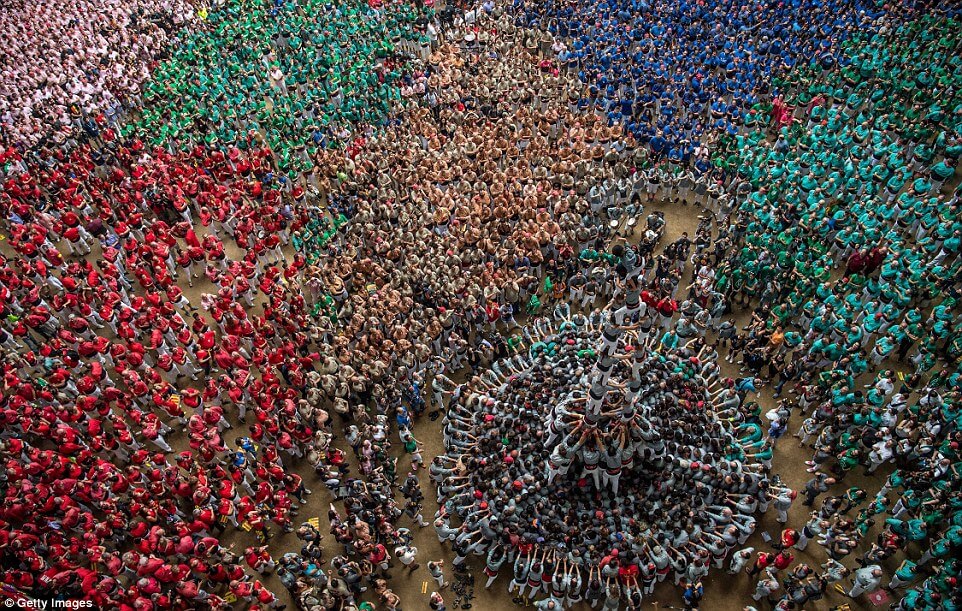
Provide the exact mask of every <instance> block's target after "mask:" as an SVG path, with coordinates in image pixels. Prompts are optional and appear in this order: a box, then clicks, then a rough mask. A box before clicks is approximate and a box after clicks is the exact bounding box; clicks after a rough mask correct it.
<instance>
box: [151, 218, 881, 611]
mask: <svg viewBox="0 0 962 611" xmlns="http://www.w3.org/2000/svg"><path fill="white" fill-rule="evenodd" d="M650 210H661V211H663V212H664V213H665V219H666V221H667V227H666V233H665V236H664V238H663V239H662V242H661V244H660V248H663V247H664V246H665V245H667V244H669V243H671V242H672V241H673V240H675V239H676V238H678V237H679V236H680V235H681V234H682V232H685V231H687V232H688V234H689V235H690V236H694V232H695V228H696V226H697V223H698V219H697V216H698V213H699V211H698V209H697V208H695V207H692V206H682V205H680V204H672V203H668V202H661V203H656V204H654V205H653V206H649V207H646V212H645V214H647V213H648V212H649V211H650ZM642 220H643V219H642ZM228 250H230V246H228ZM229 254H236V253H230V252H229ZM689 267H690V266H689ZM690 273H691V270H690V269H689V270H687V274H690ZM689 280H690V277H689V276H688V275H686V278H685V279H684V280H683V282H684V284H683V286H684V285H685V284H687V282H688V281H689ZM211 290H212V287H211V286H210V284H209V283H208V282H207V281H206V279H201V280H199V281H195V283H194V287H193V288H187V287H185V291H186V293H187V295H188V297H189V299H190V300H191V302H192V303H194V304H198V303H199V300H200V296H201V294H202V293H204V292H210V291H211ZM735 318H736V320H737V321H738V322H739V324H740V325H742V324H745V321H746V320H747V318H748V314H747V313H745V312H739V313H737V314H736V315H735ZM721 354H722V356H724V354H725V352H722V353H721ZM721 364H722V369H723V371H724V373H725V375H730V376H737V375H738V366H737V365H730V364H728V363H726V362H724V361H722V363H721ZM786 393H787V387H786ZM771 394H772V390H771V388H769V387H766V388H763V389H762V390H761V392H760V393H759V396H758V401H759V402H760V403H761V404H762V406H763V408H764V410H763V411H767V410H768V409H769V408H770V407H772V406H774V404H775V402H774V401H773V400H772V397H771ZM783 396H789V395H787V394H786V395H783ZM334 417H335V419H337V418H338V417H337V416H336V415H335V416H334ZM800 422H801V418H800V417H799V416H798V415H795V416H793V418H792V419H791V421H790V422H789V431H790V432H794V431H795V429H797V427H798V426H799V424H800ZM233 423H234V424H236V422H233ZM241 426H243V425H241ZM440 429H441V421H440V419H439V420H437V421H435V422H431V421H430V420H429V419H428V418H421V419H420V420H419V421H418V422H417V423H416V424H415V427H414V434H415V436H416V437H417V439H418V440H419V441H421V442H422V443H423V444H424V450H423V452H422V454H423V456H424V460H425V464H429V463H430V461H431V459H433V458H434V456H436V455H438V454H441V453H443V452H444V448H443V444H442V440H441V435H440ZM245 432H246V427H245V428H240V427H237V428H235V429H233V430H230V431H226V432H225V436H226V440H227V442H228V445H230V446H233V445H234V440H235V439H236V438H238V437H240V436H242V435H243V434H244V433H245ZM168 441H169V442H170V443H171V445H172V446H173V447H174V448H175V450H180V449H183V448H185V447H186V438H185V436H184V435H181V434H178V435H172V436H171V437H169V438H168ZM395 441H396V440H395ZM342 444H343V440H341V439H338V440H336V441H335V445H338V446H339V447H342V448H345V449H347V448H346V446H344V445H342ZM397 445H399V444H397V443H395V446H397ZM395 449H397V448H395ZM348 455H350V456H352V454H351V452H350V451H348ZM810 458H811V450H810V449H809V448H799V446H798V443H797V440H795V439H794V438H793V437H791V436H790V435H786V436H785V437H783V438H782V439H781V440H780V441H779V443H778V445H777V446H776V448H775V458H774V460H773V466H774V468H773V473H777V474H778V475H779V476H781V478H782V481H783V482H784V483H785V484H786V485H789V486H791V487H792V488H796V489H797V488H801V487H803V486H804V484H805V482H806V481H807V480H808V479H809V477H810V475H809V474H808V473H806V471H805V465H804V461H806V460H809V459H810ZM289 466H290V467H291V468H292V469H293V470H294V471H296V472H298V473H299V474H300V475H301V476H303V477H304V479H305V482H306V483H307V485H308V487H309V488H312V489H313V490H314V494H313V495H311V496H310V497H308V503H307V504H306V505H304V506H303V507H302V508H301V509H300V511H299V515H298V516H297V520H299V521H301V522H304V521H307V520H308V519H309V518H314V517H316V518H318V519H319V520H320V528H321V531H322V533H324V534H325V537H326V539H325V542H324V543H325V548H326V550H327V551H328V553H327V554H326V555H325V559H330V558H331V557H332V556H334V555H335V554H337V553H338V552H339V551H340V550H339V549H338V548H339V547H340V546H338V545H337V544H336V543H335V542H334V541H333V537H330V536H327V533H328V532H329V524H328V521H327V517H326V516H327V510H328V507H329V503H330V501H331V498H330V496H329V495H328V493H327V490H326V488H325V487H324V485H323V484H322V483H321V482H320V481H317V479H316V478H315V475H314V473H313V470H312V469H311V467H310V465H309V464H307V461H306V460H302V461H299V462H298V463H296V464H291V465H289ZM352 467H353V465H352ZM408 468H409V462H408V461H407V460H406V458H404V457H401V458H400V461H399V464H398V474H399V481H403V477H404V474H405V473H406V472H407V471H408V470H409V469H408ZM353 473H356V469H353V468H352V474H353ZM882 473H887V472H886V471H885V470H884V469H883V470H880V471H879V474H882ZM879 474H877V475H876V476H875V477H873V478H865V477H863V476H862V475H861V473H855V472H852V473H850V474H849V476H848V477H847V478H846V480H844V482H842V483H839V484H836V486H835V488H834V490H833V491H832V492H833V493H835V494H839V493H841V492H842V491H844V490H845V489H846V488H847V487H848V486H851V485H860V486H862V487H864V488H866V489H868V490H869V491H870V492H874V491H875V490H877V489H878V487H879V486H880V485H881V483H882V481H883V480H882V478H881V477H880V475H879ZM420 479H421V483H422V487H423V489H424V495H425V497H426V499H425V506H424V511H423V514H424V516H425V519H427V520H428V521H430V520H431V516H432V515H433V514H434V512H435V511H436V510H437V503H436V495H435V492H434V491H433V490H432V489H430V480H429V478H428V476H427V473H426V471H422V473H421V475H420ZM398 497H399V498H400V494H398ZM801 500H802V499H801V497H800V498H799V499H798V500H797V501H796V502H795V504H794V505H793V507H792V509H791V511H790V513H789V525H790V526H793V527H795V528H799V529H800V528H801V526H802V525H803V524H804V523H805V521H806V520H807V518H808V512H809V510H808V508H806V507H804V506H802V504H801ZM342 513H343V511H342ZM853 513H854V512H853ZM400 525H402V526H407V527H409V528H411V529H412V531H413V532H414V533H415V540H414V544H415V546H416V547H417V548H418V551H419V553H418V559H417V560H418V562H419V563H420V565H421V567H420V568H419V569H417V570H415V571H413V572H412V573H408V571H407V570H405V569H403V568H402V567H401V566H400V563H398V562H395V564H396V565H397V566H396V567H395V568H394V569H392V579H391V580H390V586H391V588H392V589H393V590H394V591H395V592H396V593H397V594H398V595H399V596H401V599H402V601H403V603H402V608H403V609H405V610H408V611H410V610H418V609H427V608H428V598H429V596H430V594H431V592H432V591H433V590H435V589H436V588H435V586H436V583H435V582H434V581H433V580H432V579H431V577H430V575H429V574H428V572H427V568H426V564H427V562H428V561H429V560H438V559H442V558H443V559H444V560H445V578H446V579H447V580H448V581H451V580H452V579H453V577H454V576H453V573H452V571H451V567H450V565H451V561H452V560H453V558H454V556H453V554H451V552H450V549H449V548H448V547H446V546H442V545H441V544H440V543H439V542H438V540H437V537H436V535H435V533H434V529H433V528H431V527H426V528H424V529H420V530H419V529H418V528H417V527H416V526H414V525H413V524H410V523H409V518H407V517H402V518H401V522H400ZM275 530H276V529H275ZM762 532H768V533H769V534H770V535H771V536H772V537H773V538H775V539H777V538H778V535H779V533H780V532H781V526H780V525H779V524H778V523H777V522H776V521H775V512H774V510H769V513H768V514H766V515H764V516H761V517H760V519H759V528H758V530H757V532H756V534H755V535H754V536H753V537H752V538H751V539H750V540H749V542H748V545H751V546H753V547H755V548H756V550H761V549H770V547H769V546H768V545H767V544H766V543H765V542H764V540H763V539H762V537H761V533H762ZM225 540H226V542H227V543H230V544H233V545H234V546H235V548H236V549H237V550H238V551H241V550H243V548H244V547H246V546H248V545H253V544H255V543H256V541H255V539H254V537H253V536H252V535H251V534H250V533H246V532H243V531H240V530H237V531H234V532H231V531H227V532H226V533H225ZM299 549H300V542H299V541H298V539H297V538H296V536H295V535H293V534H284V533H278V534H276V535H275V536H274V538H273V539H272V540H271V541H270V551H271V553H272V554H273V555H274V557H275V558H279V557H280V556H281V555H283V554H284V553H286V552H289V551H297V550H299ZM795 555H796V563H799V562H806V563H808V564H809V565H811V566H813V567H815V568H817V565H818V564H821V563H822V562H824V561H825V560H826V556H825V554H824V552H823V550H822V548H821V547H820V546H818V545H817V544H814V543H813V544H811V545H809V546H808V549H807V550H805V551H804V552H796V554H795ZM847 564H848V565H849V566H854V565H855V560H854V559H852V558H851V557H850V559H849V561H848V563H847ZM469 565H470V566H471V567H472V572H473V573H474V574H475V575H476V579H477V581H478V584H477V587H475V588H474V598H473V599H472V600H471V601H470V602H471V604H472V607H471V608H473V609H476V610H481V611H488V610H495V609H505V608H510V607H515V606H517V605H515V604H514V603H513V602H512V595H510V594H508V592H507V584H508V582H509V581H510V575H509V574H508V573H510V570H509V569H508V567H507V566H505V567H502V571H501V575H500V576H499V577H498V579H497V580H496V581H495V582H494V584H492V586H491V588H490V589H488V590H485V589H484V588H483V587H482V585H483V582H484V579H483V578H482V577H483V576H482V574H481V568H482V567H483V559H482V558H481V557H477V558H475V559H472V560H470V561H469ZM888 568H890V569H892V570H894V568H895V565H893V566H891V567H888ZM726 571H727V568H726V569H725V570H715V569H713V570H712V571H711V572H710V573H709V575H708V577H707V579H705V580H704V582H703V583H704V586H705V597H704V599H703V603H702V609H704V610H706V611H716V610H717V611H741V610H742V609H744V607H745V606H746V605H747V604H751V603H752V602H753V601H752V600H751V594H752V592H753V591H754V587H755V580H753V579H751V578H750V577H749V576H748V575H746V574H744V573H743V574H740V575H735V576H732V575H728V574H727V572H726ZM262 579H263V578H262ZM266 583H268V584H269V585H270V586H272V588H273V589H274V591H275V592H277V593H278V595H279V596H282V597H285V598H286V597H287V594H286V591H285V590H284V588H283V586H282V585H281V584H280V582H279V580H277V578H276V577H274V576H273V575H270V576H267V577H266ZM443 595H444V596H445V600H446V603H447V605H448V609H455V608H457V607H454V606H453V604H452V603H453V602H454V599H455V598H456V595H455V594H454V593H453V592H451V591H450V589H448V590H445V591H444V592H443ZM372 602H376V601H373V600H372ZM465 602H466V601H465ZM844 602H849V603H850V604H851V605H852V608H854V609H858V608H865V609H869V608H872V605H871V604H870V603H869V602H868V601H865V600H859V601H851V600H850V599H848V598H847V597H846V596H844V595H841V594H839V593H838V592H836V591H834V590H830V591H829V592H828V594H827V596H826V597H825V598H824V599H823V600H821V601H818V603H816V604H813V605H809V606H808V607H807V608H810V609H829V608H831V607H832V606H835V605H839V604H842V603H844ZM650 604H651V605H652V608H671V607H676V608H683V605H682V601H681V595H680V591H679V590H678V589H677V588H675V587H674V586H672V585H671V583H670V581H666V582H665V583H662V584H660V585H659V586H658V588H657V589H656V592H655V597H654V600H652V601H651V602H650ZM756 606H758V607H759V608H760V609H764V608H767V605H765V603H764V602H763V603H757V604H756ZM589 608H590V607H588V605H586V604H582V605H580V606H579V607H578V609H579V610H587V609H589Z"/></svg>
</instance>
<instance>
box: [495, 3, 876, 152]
mask: <svg viewBox="0 0 962 611" xmlns="http://www.w3.org/2000/svg"><path fill="white" fill-rule="evenodd" d="M513 6H514V8H515V10H516V11H517V13H518V15H519V18H518V19H519V22H520V23H522V24H524V25H525V26H528V27H530V28H532V29H533V30H534V31H535V32H539V31H540V32H541V34H540V35H538V36H537V37H536V40H533V41H532V46H534V45H537V46H540V47H547V48H550V49H551V52H553V53H554V54H556V56H557V58H558V60H559V61H560V62H563V63H564V65H565V66H566V67H567V68H568V69H570V70H572V71H574V72H577V73H578V75H579V76H580V77H581V78H582V79H583V80H584V81H586V82H587V83H589V84H590V91H589V95H586V96H584V97H583V98H582V99H580V100H578V105H579V107H581V108H582V109H586V110H587V109H591V110H594V111H597V112H599V113H601V114H603V116H605V118H606V119H607V120H608V121H609V122H612V123H618V124H622V125H624V127H625V129H626V130H627V131H628V132H630V133H631V134H632V135H634V136H635V138H636V139H637V140H638V141H639V142H642V143H645V144H648V145H649V146H650V147H651V149H652V151H653V152H655V153H657V154H659V155H663V156H665V157H668V158H670V159H672V161H675V162H685V163H689V162H694V161H695V160H696V158H697V157H698V152H697V149H700V148H701V147H702V146H711V144H712V143H713V142H714V140H715V139H716V138H717V137H718V135H720V134H725V133H729V132H734V131H736V130H738V129H739V127H740V126H741V125H742V123H743V121H744V119H745V117H746V116H747V115H748V114H749V111H750V109H751V108H752V107H753V106H754V105H755V104H758V103H765V102H768V101H769V100H770V99H771V98H772V96H773V95H774V94H775V93H776V90H775V88H774V84H775V82H776V81H777V79H778V78H779V77H780V76H782V75H783V74H785V73H786V72H787V71H789V70H791V69H792V68H793V67H794V66H796V65H803V64H805V63H808V62H813V63H816V64H817V65H819V66H821V67H823V68H829V67H831V66H833V65H834V64H835V63H836V62H837V58H836V53H837V46H838V42H839V41H840V40H842V39H844V38H845V37H846V36H848V35H849V34H850V33H851V32H852V31H859V30H860V29H863V28H867V29H873V28H874V27H875V25H874V21H875V20H876V19H878V18H881V17H882V16H883V15H884V14H885V10H884V9H883V7H882V6H880V3H876V2H872V1H870V0H869V1H863V0H827V1H826V0H794V1H792V2H765V3H757V2H752V1H750V0H733V1H729V2H712V3H707V2H697V1H687V0H686V1H682V2H672V1H670V0H631V1H628V0H606V1H604V2H587V1H582V0H579V1H578V2H554V1H552V2H529V1H527V0H514V2H513Z"/></svg>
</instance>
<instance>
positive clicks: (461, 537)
mask: <svg viewBox="0 0 962 611" xmlns="http://www.w3.org/2000/svg"><path fill="white" fill-rule="evenodd" d="M642 272H643V270H642V268H641V267H639V268H636V269H631V270H628V272H627V274H626V275H627V278H628V282H631V283H635V282H636V280H637V281H644V277H643V275H642ZM640 293H641V291H640V290H639V289H638V288H637V287H636V288H628V289H627V291H626V293H625V295H624V297H623V299H624V303H623V304H620V305H618V304H616V305H615V306H613V307H612V308H610V309H607V310H604V311H602V310H595V311H594V312H592V313H591V314H590V315H588V316H585V315H583V314H580V313H578V314H575V315H573V316H570V318H569V317H567V316H566V312H565V309H564V308H561V309H559V310H558V311H557V312H556V314H557V318H554V319H553V320H552V319H546V318H537V319H536V320H535V321H534V322H533V323H532V328H533V337H532V338H531V339H532V340H536V341H534V343H533V344H532V345H531V347H530V349H529V350H528V351H527V354H525V353H523V352H521V353H519V354H517V355H515V356H513V357H510V358H507V359H502V360H500V361H497V362H496V363H495V364H494V365H493V366H492V368H491V369H490V370H489V371H487V372H485V373H484V374H482V375H481V376H477V377H475V378H474V379H473V380H472V381H471V382H470V383H468V384H467V385H466V386H465V387H459V389H458V392H456V393H454V396H453V397H452V399H451V401H450V403H449V408H448V412H447V415H446V417H445V427H444V439H445V447H446V449H447V453H446V454H444V455H443V456H440V457H438V458H436V459H435V460H434V462H433V463H432V465H431V467H430V471H431V475H432V478H433V480H434V482H435V484H436V485H437V487H438V490H439V493H438V495H439V503H440V504H441V513H440V516H441V517H440V518H439V520H438V522H437V523H436V526H437V527H440V528H439V532H438V534H439V536H442V535H444V536H446V537H447V538H449V539H450V540H451V541H452V546H453V549H454V551H455V553H456V554H457V557H456V558H455V560H454V564H455V565H458V564H460V563H463V562H464V561H465V560H466V559H467V558H468V557H469V555H470V554H479V555H484V556H485V574H486V575H487V576H488V580H487V584H486V585H487V586H490V585H491V584H492V582H494V580H495V579H496V577H497V576H498V574H499V571H500V569H501V567H502V566H503V565H505V564H507V566H508V567H509V573H510V577H511V581H510V584H509V586H508V590H509V592H515V591H517V593H518V599H519V600H521V599H522V598H521V597H524V596H527V597H530V598H534V597H535V596H537V595H538V594H540V593H544V594H546V595H547V598H546V599H545V601H546V602H551V601H553V602H554V604H555V607H554V608H556V609H564V608H568V607H569V606H571V605H574V604H576V603H578V602H581V601H582V600H584V601H586V602H587V603H589V604H590V605H591V607H592V608H594V607H595V606H597V605H598V603H599V602H602V603H603V606H602V608H604V609H618V608H620V606H621V605H622V604H627V607H628V608H630V609H639V608H641V605H642V600H643V599H644V598H645V597H650V596H651V595H652V594H653V593H654V590H655V585H656V584H657V583H659V582H661V581H663V580H665V579H666V578H667V577H669V576H670V575H671V576H673V582H674V584H675V585H680V584H682V585H683V586H684V587H685V588H689V587H691V588H692V594H691V595H690V598H691V599H692V600H691V602H693V603H697V600H694V599H695V598H697V597H699V596H700V594H695V592H696V590H695V588H698V587H700V586H699V584H700V581H701V579H702V578H703V577H704V576H705V575H706V574H707V573H708V570H709V568H710V567H712V566H714V567H716V568H721V567H722V566H723V565H724V563H725V560H726V557H727V556H728V554H729V552H730V551H732V550H733V549H734V548H735V547H737V546H739V545H743V544H744V543H745V542H746V541H747V540H748V538H749V537H750V536H751V535H752V533H753V532H754V531H755V526H756V520H755V518H754V516H753V514H754V513H755V512H756V511H757V510H758V509H759V508H760V506H761V508H767V506H768V505H769V503H770V501H771V499H772V498H774V499H775V501H774V503H775V507H776V508H778V510H779V512H782V511H783V510H784V507H783V504H787V505H790V504H791V502H792V500H793V499H794V496H795V492H793V491H792V490H791V489H789V488H788V487H785V486H782V485H779V484H777V483H775V484H772V483H771V482H770V481H769V478H768V476H767V470H768V467H767V466H766V463H768V464H769V465H770V457H769V458H768V459H766V457H765V456H764V454H763V451H762V448H764V447H765V445H766V443H767V442H766V441H765V440H764V439H763V437H764V431H763V430H762V429H761V427H759V426H758V425H757V424H756V423H755V422H753V421H751V420H750V413H749V411H748V410H747V409H746V408H747V406H748V405H749V404H750V402H747V401H744V398H745V397H746V396H747V394H748V393H747V391H745V390H741V389H739V388H738V387H737V386H736V385H734V384H729V383H727V381H726V380H724V379H723V378H722V377H721V375H720V368H719V365H718V362H717V361H718V353H717V352H716V351H715V349H714V347H713V346H711V345H709V344H707V343H706V342H705V340H704V338H703V337H700V336H697V334H696V336H695V337H693V338H689V339H680V338H679V337H678V333H679V328H680V322H681V321H679V325H670V326H668V330H667V331H664V333H663V334H662V331H663V328H664V325H653V324H652V320H651V318H652V315H651V314H650V313H649V312H648V310H649V308H651V309H654V307H655V303H654V301H653V300H652V298H651V297H648V295H645V297H648V298H647V299H644V300H643V299H642V295H641V294H640ZM646 293H647V292H646ZM542 334H544V336H542ZM713 402H718V403H719V404H724V405H730V407H726V408H725V409H720V410H717V411H716V410H711V409H706V405H711V404H712V403H713ZM454 516H457V518H458V519H459V521H460V523H461V527H460V529H456V528H451V527H450V519H451V518H452V517H454ZM442 529H443V530H442ZM512 571H513V572H512ZM814 597H821V592H819V591H816V592H814V594H813V598H814ZM807 600H809V599H806V602H807ZM543 608H544V607H543ZM547 608H550V607H547Z"/></svg>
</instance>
